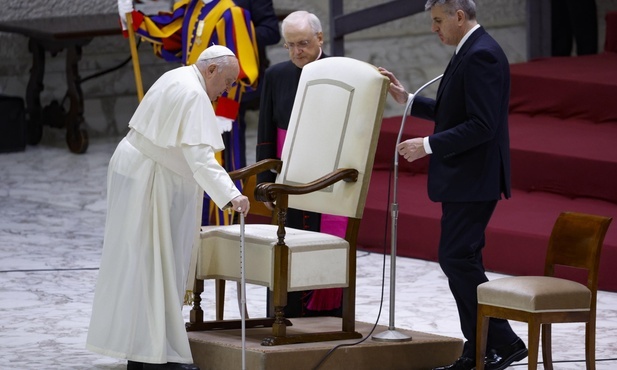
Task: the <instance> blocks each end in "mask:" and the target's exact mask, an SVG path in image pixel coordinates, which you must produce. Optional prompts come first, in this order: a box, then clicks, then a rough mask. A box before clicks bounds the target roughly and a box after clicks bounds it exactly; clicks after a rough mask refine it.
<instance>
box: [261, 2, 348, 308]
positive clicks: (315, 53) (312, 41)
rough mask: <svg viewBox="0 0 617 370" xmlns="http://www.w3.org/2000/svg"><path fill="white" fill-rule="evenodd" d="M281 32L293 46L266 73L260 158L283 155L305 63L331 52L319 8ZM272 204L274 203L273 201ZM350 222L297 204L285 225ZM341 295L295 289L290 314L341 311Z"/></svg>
mask: <svg viewBox="0 0 617 370" xmlns="http://www.w3.org/2000/svg"><path fill="white" fill-rule="evenodd" d="M281 33H282V35H283V39H284V40H285V48H287V50H288V51H289V60H288V61H285V62H281V63H278V64H275V65H273V66H271V67H270V68H268V69H267V70H266V74H265V76H264V79H263V85H262V89H263V90H262V93H261V102H260V107H259V125H258V128H257V161H260V160H262V159H268V158H277V159H278V158H281V151H282V148H283V142H284V141H285V135H286V132H287V127H288V125H289V118H290V117H291V111H292V109H293V104H294V100H295V97H296V90H297V89H298V83H299V82H300V74H301V73H302V68H303V67H304V66H305V65H307V64H309V63H312V62H314V61H316V60H318V59H321V58H325V57H326V55H325V54H324V53H323V50H322V49H321V46H322V45H323V32H322V28H321V22H320V21H319V19H318V18H317V16H315V15H314V14H311V13H309V12H306V11H302V10H300V11H296V12H293V13H291V14H289V15H288V16H287V17H285V19H284V20H283V22H282V24H281ZM275 179H276V174H274V173H261V174H259V175H258V177H257V182H259V183H261V182H274V181H275ZM267 206H268V207H270V208H272V205H270V204H268V205H267ZM346 223H347V219H346V218H344V217H336V216H330V215H321V214H319V213H314V212H304V211H300V210H297V209H293V208H289V209H288V211H287V221H286V226H288V227H293V228H296V229H303V230H312V231H321V232H327V233H330V234H334V235H338V236H341V235H343V236H344V231H345V226H346ZM341 299H342V290H341V289H340V288H335V289H321V290H313V291H304V292H290V293H289V294H288V296H287V306H286V307H285V316H286V317H301V316H340V314H341V312H340V309H341Z"/></svg>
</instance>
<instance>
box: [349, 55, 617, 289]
mask: <svg viewBox="0 0 617 370" xmlns="http://www.w3.org/2000/svg"><path fill="white" fill-rule="evenodd" d="M615 66H617V53H604V54H601V55H595V56H585V57H570V58H547V59H542V60H538V61H533V62H529V63H522V64H515V65H512V68H511V73H512V97H511V115H510V141H511V156H512V158H511V159H512V186H513V196H512V198H511V199H509V200H505V201H501V202H499V204H498V206H497V210H496V211H495V215H494V216H493V219H492V220H491V222H490V224H489V227H488V230H487V235H486V237H487V245H486V248H485V251H484V260H485V265H486V267H487V269H489V270H491V271H495V272H501V273H507V274H513V275H531V274H533V275H538V274H542V272H543V263H544V257H545V253H546V245H547V244H548V238H549V235H550V232H551V229H552V226H553V223H554V222H555V220H556V218H557V216H558V215H559V213H560V212H562V211H577V212H585V213H593V214H598V215H604V216H611V217H614V218H616V219H617V149H616V148H617V106H616V104H617V100H615V97H616V96H617V68H616V67H615ZM400 124H401V117H393V118H387V119H385V120H384V123H383V125H382V133H381V136H380V141H379V145H378V149H377V155H376V159H375V167H374V171H373V177H372V179H371V186H370V189H369V195H368V200H367V204H366V209H365V213H364V218H363V220H362V225H361V227H360V235H359V241H358V242H359V248H361V249H366V250H370V251H374V252H382V251H383V245H384V235H385V236H387V240H386V241H385V243H386V246H387V253H389V249H390V240H389V236H390V224H389V222H390V220H389V218H390V213H389V207H390V203H391V201H392V200H391V199H388V195H389V189H388V185H389V182H390V180H391V173H390V170H391V168H392V162H393V158H394V149H395V142H396V138H397V135H398V130H399V127H400ZM432 128H433V124H432V123H431V122H427V121H423V120H419V119H416V118H408V119H407V122H406V124H405V130H404V135H403V140H405V139H407V138H410V137H416V136H425V135H428V134H430V133H431V132H432ZM427 166H428V161H427V160H426V159H423V160H420V161H418V163H412V164H410V163H408V162H406V161H405V160H402V159H401V161H400V163H399V182H398V204H399V218H398V234H397V251H398V254H399V255H401V256H406V257H413V258H420V259H426V260H432V261H436V260H437V245H438V240H439V217H440V213H441V209H440V205H439V204H436V203H432V202H431V201H430V200H429V199H428V196H427V191H426V170H427ZM390 185H391V184H390ZM386 221H387V222H388V225H386ZM613 223H614V224H613V225H611V227H609V231H608V234H607V236H606V239H605V243H604V249H603V252H602V261H601V264H600V282H599V285H600V289H603V290H610V291H617V274H615V273H614V271H613V269H614V266H617V220H614V221H613ZM572 274H573V273H572V272H570V273H569V275H572Z"/></svg>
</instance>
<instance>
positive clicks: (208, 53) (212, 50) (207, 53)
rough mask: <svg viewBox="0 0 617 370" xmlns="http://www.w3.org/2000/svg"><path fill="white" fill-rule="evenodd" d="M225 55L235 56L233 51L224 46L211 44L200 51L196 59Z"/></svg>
mask: <svg viewBox="0 0 617 370" xmlns="http://www.w3.org/2000/svg"><path fill="white" fill-rule="evenodd" d="M226 55H228V56H231V57H235V56H236V55H235V54H234V52H233V51H231V50H229V48H227V47H225V46H222V45H212V46H210V47H208V48H207V49H206V50H204V51H202V52H201V54H199V58H197V60H205V59H212V58H217V57H222V56H226Z"/></svg>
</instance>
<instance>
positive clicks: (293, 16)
mask: <svg viewBox="0 0 617 370" xmlns="http://www.w3.org/2000/svg"><path fill="white" fill-rule="evenodd" d="M290 23H304V24H308V25H309V26H310V27H311V30H313V32H315V33H319V32H321V31H322V29H321V22H320V21H319V18H317V16H316V15H315V14H313V13H309V12H307V11H304V10H298V11H295V12H293V13H290V14H289V15H288V16H287V17H285V19H283V23H281V33H282V34H283V36H284V35H285V28H287V25H288V24H290Z"/></svg>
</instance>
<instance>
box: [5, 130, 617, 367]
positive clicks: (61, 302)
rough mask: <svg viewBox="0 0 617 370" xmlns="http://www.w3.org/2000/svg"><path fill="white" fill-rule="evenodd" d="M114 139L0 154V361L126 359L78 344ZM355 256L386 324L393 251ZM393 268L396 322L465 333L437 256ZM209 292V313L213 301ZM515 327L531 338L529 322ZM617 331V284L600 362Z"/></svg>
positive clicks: (571, 360) (609, 296)
mask: <svg viewBox="0 0 617 370" xmlns="http://www.w3.org/2000/svg"><path fill="white" fill-rule="evenodd" d="M60 136H63V135H60ZM118 141H119V138H99V139H91V143H90V147H89V149H88V151H87V153H85V154H83V155H75V154H72V153H70V152H69V151H68V150H67V148H66V146H65V145H64V143H63V140H62V139H59V140H56V141H51V142H47V143H42V144H40V145H38V146H28V147H27V148H26V151H24V152H18V153H5V154H0V369H123V368H125V365H124V361H120V360H116V359H112V358H107V357H103V356H100V355H98V354H94V353H91V352H89V351H87V350H86V349H85V347H84V346H85V338H86V333H87V328H88V322H89V319H90V310H91V303H92V298H93V293H94V284H95V280H96V276H97V273H98V270H97V269H98V265H99V257H100V253H101V246H102V243H103V241H102V236H103V227H104V221H105V176H106V168H107V163H108V161H109V158H110V156H111V153H112V152H113V150H114V148H115V145H116V144H117V142H118ZM409 227H410V228H411V227H413V225H409ZM357 261H358V292H357V319H358V320H359V321H364V322H369V323H374V322H376V321H378V322H379V323H380V324H382V325H388V324H389V322H390V315H389V312H390V311H391V310H390V307H389V289H388V287H389V279H388V277H389V275H390V273H389V266H390V262H389V258H384V256H383V255H380V254H371V253H364V252H360V253H358V256H357ZM384 271H385V272H384ZM384 276H385V277H386V279H385V283H384ZM396 276H397V287H396V299H395V310H394V312H395V315H394V318H393V319H392V320H393V321H394V324H395V326H396V327H397V328H406V329H411V330H416V331H423V332H428V333H434V334H441V335H447V336H452V337H461V335H460V331H459V325H458V320H457V313H456V309H455V305H454V301H453V300H452V298H451V296H450V293H449V290H448V287H447V282H446V279H445V277H444V275H443V274H442V272H441V270H440V269H439V266H438V265H437V264H436V263H433V262H427V261H421V260H413V259H407V258H398V259H397V274H396ZM499 276H500V275H497V274H492V273H491V274H490V275H489V278H491V279H493V278H497V277H499ZM384 286H385V292H384V289H383V288H384ZM228 289H229V290H230V291H229V292H228V294H227V299H228V302H227V304H226V309H227V313H226V317H239V315H238V309H237V305H236V304H235V297H236V294H235V292H234V290H235V286H233V284H228ZM208 292H212V287H211V286H206V293H204V296H208V294H209V293H208ZM210 296H211V295H210ZM247 301H248V306H249V314H250V313H251V312H264V310H265V294H264V288H262V287H255V286H248V290H247ZM209 302H210V301H208V302H206V303H204V306H205V307H206V314H208V313H211V312H213V311H214V310H213V308H212V305H211V303H209ZM382 302H383V303H382ZM188 310H189V308H188V307H186V308H185V310H184V313H185V315H187V317H188ZM210 318H213V316H212V317H210ZM513 327H514V328H515V330H517V332H518V333H519V334H520V336H521V337H522V338H523V340H524V341H527V334H526V326H525V325H524V324H520V323H513ZM583 332H584V326H583V325H579V324H562V325H558V326H555V327H554V329H553V341H554V348H553V358H554V360H555V361H556V363H555V369H558V370H569V369H584V368H585V365H584V361H583V360H584V350H583V349H584V339H583ZM616 333H617V293H611V292H600V294H599V297H598V320H597V349H596V353H597V359H598V362H597V369H599V370H609V369H616V368H617V342H616V339H615V338H617V334H616ZM523 363H525V361H523ZM514 368H519V369H523V368H526V366H523V365H521V364H519V365H518V366H516V367H514ZM540 368H542V367H541V366H540Z"/></svg>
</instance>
